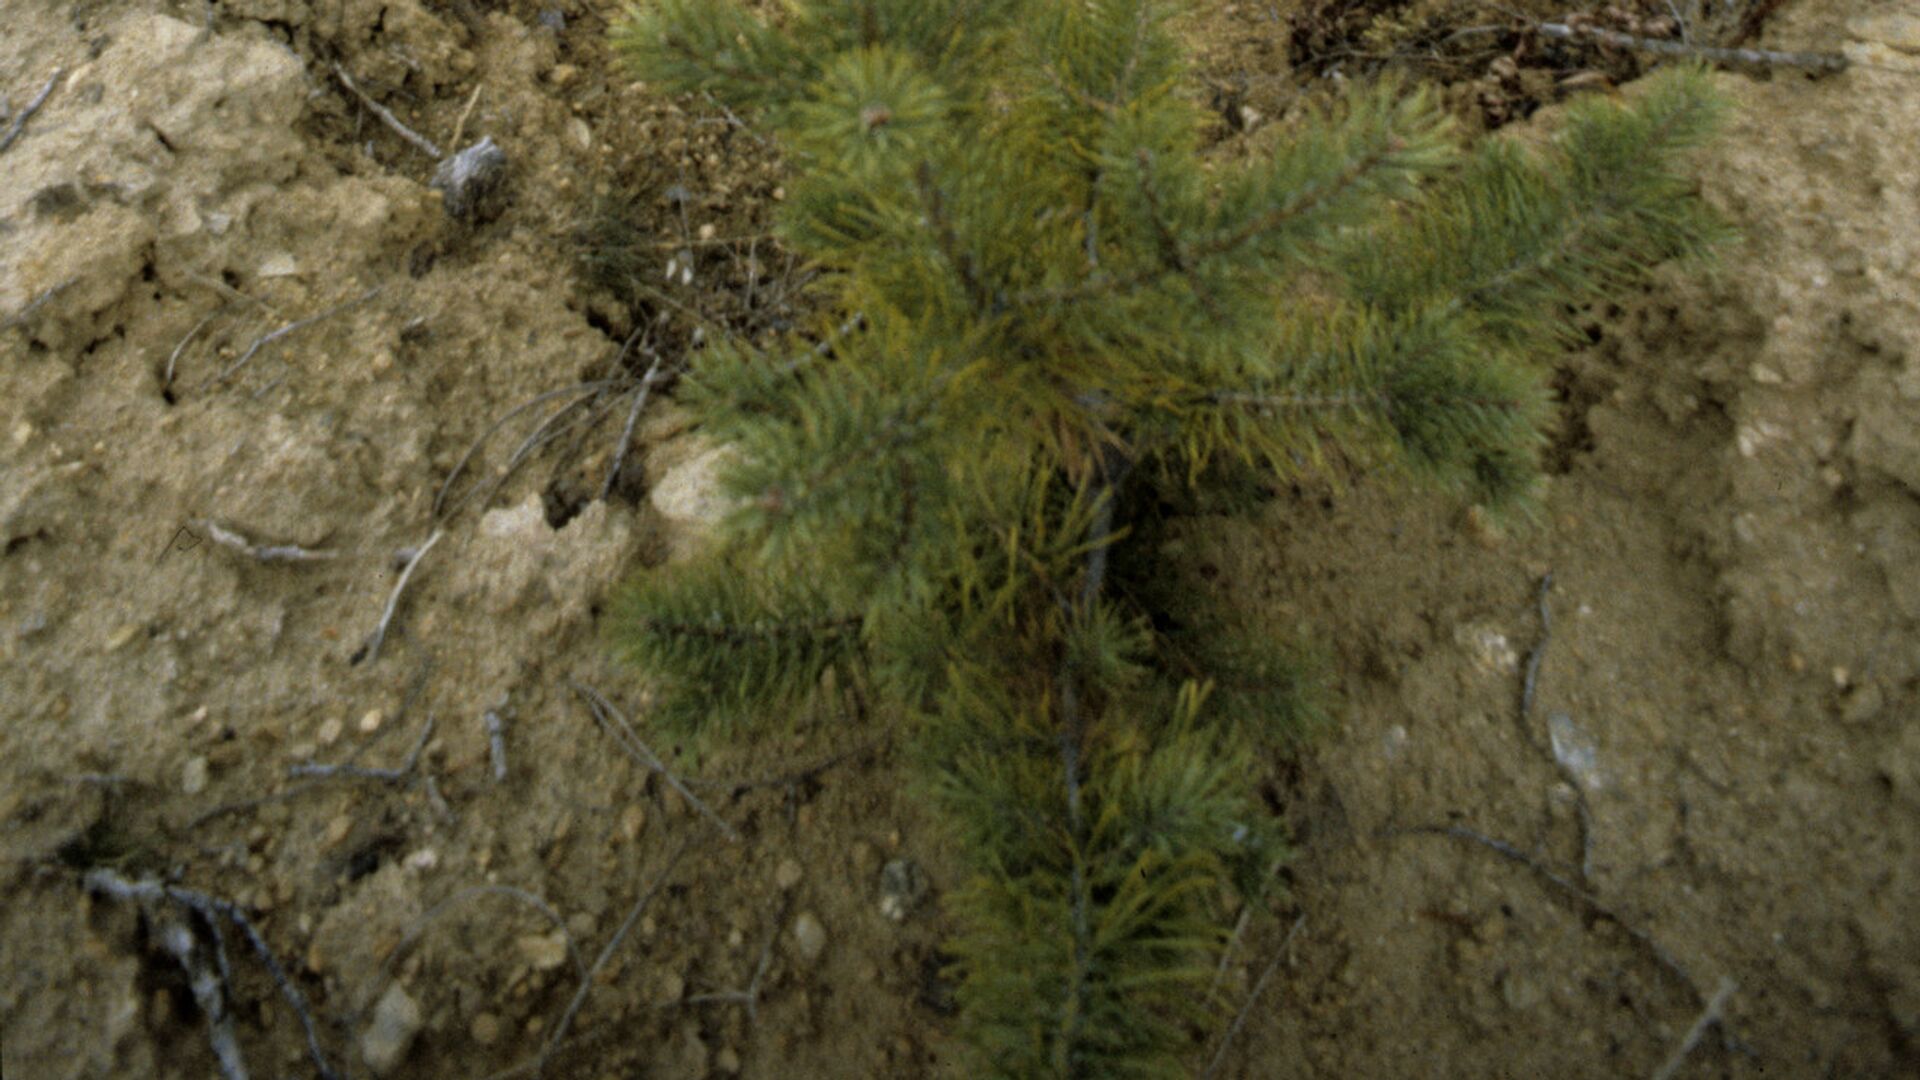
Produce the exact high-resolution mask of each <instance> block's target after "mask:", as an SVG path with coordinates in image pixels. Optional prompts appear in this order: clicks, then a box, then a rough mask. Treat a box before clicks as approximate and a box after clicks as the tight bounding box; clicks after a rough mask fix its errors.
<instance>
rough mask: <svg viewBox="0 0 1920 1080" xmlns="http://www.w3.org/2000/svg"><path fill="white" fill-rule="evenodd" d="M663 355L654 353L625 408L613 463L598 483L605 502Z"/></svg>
mask: <svg viewBox="0 0 1920 1080" xmlns="http://www.w3.org/2000/svg"><path fill="white" fill-rule="evenodd" d="M664 361H665V357H662V356H661V355H660V354H658V353H655V354H654V357H653V364H652V365H651V366H649V367H648V368H647V373H646V374H645V375H643V376H641V378H640V388H639V389H638V390H636V391H634V394H633V407H632V408H630V409H628V410H627V426H626V427H625V428H622V429H621V431H620V448H619V450H617V451H616V452H615V453H614V455H613V465H612V467H611V468H609V469H607V478H606V480H604V481H602V482H601V484H600V501H602V502H605V501H606V499H607V495H608V494H610V493H611V492H612V491H613V483H614V481H615V480H616V479H618V478H619V476H620V469H621V467H622V466H624V465H625V464H626V463H627V448H628V447H629V446H631V445H632V444H633V428H634V425H635V424H637V423H639V421H640V410H642V409H644V408H646V407H647V395H649V394H651V393H652V392H653V384H654V381H655V379H656V377H657V376H659V374H660V365H661V364H662V363H663V362H664Z"/></svg>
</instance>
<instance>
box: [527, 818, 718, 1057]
mask: <svg viewBox="0 0 1920 1080" xmlns="http://www.w3.org/2000/svg"><path fill="white" fill-rule="evenodd" d="M692 846H693V838H692V837H687V838H686V839H684V840H682V841H680V846H679V847H678V848H676V849H674V852H673V856H672V857H671V858H669V859H668V860H667V865H666V866H665V867H664V868H662V869H661V871H660V874H659V876H658V877H656V878H655V879H654V881H653V887H652V888H650V889H648V890H647V891H646V892H644V893H642V894H641V895H640V899H638V900H636V901H634V904H633V910H631V911H629V912H627V919H626V921H625V922H623V923H621V924H620V929H619V930H617V931H615V932H614V935H613V938H612V939H611V940H609V941H608V942H607V945H606V948H603V949H601V950H600V955H599V956H598V957H596V958H595V959H594V961H593V967H592V968H590V969H588V971H587V975H586V977H585V978H583V979H581V980H580V989H579V990H576V991H575V992H574V995H573V1000H572V1001H570V1002H568V1003H567V1011H566V1012H564V1013H562V1014H561V1015H560V1022H559V1023H558V1024H555V1025H554V1026H553V1034H551V1035H549V1036H547V1041H546V1044H545V1045H544V1046H542V1047H541V1048H540V1056H539V1057H538V1058H536V1059H535V1060H534V1063H533V1071H534V1075H536V1076H537V1075H539V1073H540V1071H541V1070H542V1069H545V1068H546V1066H547V1059H548V1058H550V1057H552V1056H553V1051H554V1049H555V1048H556V1047H558V1046H559V1045H560V1040H561V1039H563V1038H565V1037H566V1034H567V1029H568V1028H569V1027H572V1026H573V1018H574V1017H575V1016H578V1015H579V1014H580V1008H581V1006H583V1005H585V1004H586V1003H587V995H588V994H589V993H591V992H592V990H593V980H594V979H595V978H597V977H599V975H600V972H601V971H602V970H603V969H605V968H606V966H607V961H609V960H611V959H613V954H614V951H615V950H616V949H618V948H619V947H620V943H621V942H622V941H625V940H626V937H627V933H628V932H629V931H631V930H632V929H633V924H634V923H637V922H639V921H640V913H641V912H643V911H645V910H647V905H648V904H649V903H651V902H652V900H653V898H654V896H655V895H656V894H658V893H659V892H660V889H661V887H662V886H664V885H666V883H667V877H668V875H670V874H672V873H673V868H674V867H675V866H677V865H679V863H680V857H681V856H682V855H685V854H686V853H687V849H688V848H689V847H692Z"/></svg>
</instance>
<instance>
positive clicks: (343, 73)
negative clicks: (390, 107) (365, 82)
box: [333, 64, 445, 161]
mask: <svg viewBox="0 0 1920 1080" xmlns="http://www.w3.org/2000/svg"><path fill="white" fill-rule="evenodd" d="M333 73H334V74H335V75H338V76H339V77H340V83H341V85H342V86H345V87H346V88H347V89H348V90H349V91H351V92H352V93H353V96H354V97H356V98H359V99H360V104H362V105H365V106H366V107H367V110H368V111H369V112H371V113H373V115H375V116H377V117H379V118H380V122H381V123H383V124H385V125H387V127H388V128H389V129H391V130H392V131H393V133H394V134H395V135H398V136H400V137H401V138H403V139H405V140H407V141H408V142H410V143H412V144H413V147H414V149H416V150H418V151H420V152H421V153H423V154H425V155H427V156H428V157H430V158H432V159H433V160H435V161H439V160H440V159H441V158H442V157H444V156H445V155H443V154H441V153H440V148H439V147H437V146H435V145H433V143H432V142H430V141H428V140H427V138H426V137H425V136H423V135H421V134H420V133H419V132H416V131H414V130H413V129H412V128H410V127H408V126H407V125H405V124H403V123H401V122H400V118H399V117H397V116H395V115H393V114H392V113H390V112H388V111H387V110H386V108H385V107H384V106H382V105H381V104H380V103H379V102H377V101H375V100H373V99H372V98H370V97H368V96H367V95H366V94H365V92H363V91H362V90H361V89H360V88H359V87H358V86H355V85H354V83H353V76H351V75H349V74H347V69H346V68H343V67H341V66H340V65H339V64H335V65H333Z"/></svg>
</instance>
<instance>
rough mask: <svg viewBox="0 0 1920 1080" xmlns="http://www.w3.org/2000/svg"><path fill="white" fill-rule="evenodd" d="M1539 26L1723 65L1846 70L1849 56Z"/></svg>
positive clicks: (1570, 36)
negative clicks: (1731, 46)
mask: <svg viewBox="0 0 1920 1080" xmlns="http://www.w3.org/2000/svg"><path fill="white" fill-rule="evenodd" d="M1535 29H1537V30H1539V31H1540V33H1541V34H1542V35H1544V36H1546V37H1550V38H1558V39H1560V40H1562V41H1574V40H1578V39H1580V38H1591V39H1592V40H1594V41H1598V42H1600V43H1601V44H1603V45H1611V46H1613V47H1614V48H1617V49H1629V50H1632V51H1635V52H1652V53H1660V54H1662V55H1664V56H1687V57H1698V58H1700V59H1702V60H1711V61H1713V62H1715V63H1719V64H1745V65H1747V66H1749V67H1798V68H1809V69H1811V70H1814V71H1845V70H1846V69H1847V63H1848V61H1847V58H1846V57H1845V56H1844V55H1842V54H1840V53H1806V52H1773V51H1770V50H1767V49H1717V48H1714V47H1712V46H1709V45H1688V44H1686V43H1684V42H1679V41H1664V40H1661V39H1659V38H1644V37H1635V36H1634V35H1632V34H1623V33H1621V32H1620V31H1618V30H1602V29H1601V28H1599V27H1597V26H1586V25H1580V26H1569V25H1567V24H1565V23H1539V24H1538V25H1537V26H1536V27H1535Z"/></svg>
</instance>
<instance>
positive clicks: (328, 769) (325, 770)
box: [287, 716, 433, 784]
mask: <svg viewBox="0 0 1920 1080" xmlns="http://www.w3.org/2000/svg"><path fill="white" fill-rule="evenodd" d="M432 736H433V717H432V716H428V717H427V722H426V723H425V724H424V725H422V726H421V728H420V737H419V738H418V739H416V740H414V743H413V749H412V750H411V751H409V752H408V754H407V759H406V760H405V761H403V762H401V763H400V767H399V768H397V769H375V768H370V767H368V766H366V765H354V764H352V763H350V762H349V763H346V764H339V765H327V764H322V763H321V762H317V761H301V762H296V763H294V764H292V765H289V766H287V775H288V776H291V777H295V778H298V777H316V778H319V779H325V778H327V777H330V776H351V777H355V778H357V779H360V780H384V781H386V782H387V783H389V784H397V783H399V782H400V781H402V780H405V779H406V778H407V777H409V776H411V775H413V769H414V766H416V765H418V764H420V752H421V751H422V750H425V749H426V747H427V740H428V739H429V738H431V737H432Z"/></svg>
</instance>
